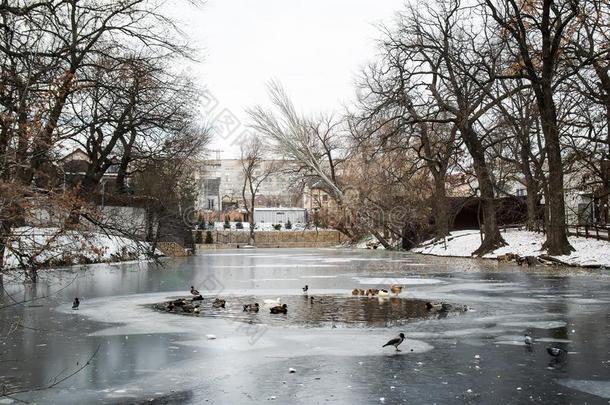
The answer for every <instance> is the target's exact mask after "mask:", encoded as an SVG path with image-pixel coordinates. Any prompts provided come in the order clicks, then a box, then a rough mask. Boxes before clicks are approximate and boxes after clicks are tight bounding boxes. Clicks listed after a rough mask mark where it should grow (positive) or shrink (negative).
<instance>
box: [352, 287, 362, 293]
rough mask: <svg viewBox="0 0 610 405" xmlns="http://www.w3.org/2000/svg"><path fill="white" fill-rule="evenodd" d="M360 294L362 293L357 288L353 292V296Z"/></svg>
mask: <svg viewBox="0 0 610 405" xmlns="http://www.w3.org/2000/svg"><path fill="white" fill-rule="evenodd" d="M359 294H360V291H359V290H358V289H357V288H354V289H353V290H352V295H359Z"/></svg>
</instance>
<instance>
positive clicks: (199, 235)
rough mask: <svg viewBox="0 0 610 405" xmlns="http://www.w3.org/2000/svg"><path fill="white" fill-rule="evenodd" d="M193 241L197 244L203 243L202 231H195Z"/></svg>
mask: <svg viewBox="0 0 610 405" xmlns="http://www.w3.org/2000/svg"><path fill="white" fill-rule="evenodd" d="M208 232H209V231H208ZM195 243H199V244H201V243H203V232H201V231H197V233H196V236H195Z"/></svg>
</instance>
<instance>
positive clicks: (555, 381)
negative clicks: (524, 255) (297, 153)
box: [0, 249, 610, 404]
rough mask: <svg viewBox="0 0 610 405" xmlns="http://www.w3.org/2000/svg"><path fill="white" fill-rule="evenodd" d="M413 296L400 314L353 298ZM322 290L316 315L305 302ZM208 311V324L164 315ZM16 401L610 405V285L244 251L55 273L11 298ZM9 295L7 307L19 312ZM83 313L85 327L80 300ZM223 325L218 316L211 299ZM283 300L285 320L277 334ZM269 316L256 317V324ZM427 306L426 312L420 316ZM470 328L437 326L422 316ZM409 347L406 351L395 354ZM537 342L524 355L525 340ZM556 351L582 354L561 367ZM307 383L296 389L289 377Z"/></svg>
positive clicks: (439, 262) (474, 267)
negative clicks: (195, 300) (441, 304)
mask: <svg viewBox="0 0 610 405" xmlns="http://www.w3.org/2000/svg"><path fill="white" fill-rule="evenodd" d="M393 283H398V284H402V285H404V286H405V288H404V290H403V292H402V294H400V297H401V298H400V299H395V298H390V299H384V300H379V299H377V298H374V299H373V298H364V297H352V296H351V291H352V289H353V288H362V289H367V288H387V287H388V286H389V285H390V284H393ZM305 284H307V285H309V292H308V295H309V296H314V297H315V299H314V301H313V302H312V301H311V300H310V299H309V298H306V297H304V295H303V293H302V291H301V287H303V286H304V285H305ZM191 285H194V286H196V287H197V288H198V289H199V290H200V291H201V293H202V294H203V295H204V298H205V300H204V304H203V305H204V309H205V310H204V313H203V314H202V315H201V316H198V317H195V316H177V315H175V314H169V313H164V312H160V311H155V310H154V309H153V308H152V306H153V304H154V303H158V302H163V301H166V300H169V299H172V298H176V297H179V296H187V295H189V294H188V289H189V287H190V286H191ZM5 288H6V291H5V292H3V293H2V295H1V296H0V306H6V305H11V304H12V303H14V301H21V300H28V299H31V298H34V297H43V296H49V297H50V298H48V299H42V300H37V301H28V302H26V303H25V304H21V305H12V306H10V307H8V308H4V309H2V310H0V325H1V330H2V332H1V335H0V395H1V387H3V386H4V387H6V388H5V389H6V390H13V389H16V388H21V387H22V388H35V387H44V386H49V385H51V384H53V383H54V382H57V381H61V380H62V379H64V378H65V377H67V376H69V375H70V374H72V373H74V372H75V371H76V370H78V369H79V368H80V367H82V366H83V364H85V363H86V362H87V360H88V359H89V358H91V356H92V355H93V354H94V353H95V356H94V357H93V358H92V360H91V364H90V365H89V366H88V367H85V368H84V369H82V371H80V372H78V373H76V374H75V375H74V376H72V377H71V378H68V379H66V380H65V381H63V382H61V383H59V384H57V385H56V386H54V387H53V388H51V389H46V390H39V391H30V392H25V393H20V394H16V395H14V396H12V397H1V396H0V404H9V403H15V404H17V403H21V402H20V401H27V402H30V403H61V404H82V403H92V402H93V403H95V402H98V403H110V404H115V403H116V404H130V403H132V404H140V403H159V404H161V403H163V404H171V403H192V404H199V403H210V404H241V403H269V402H272V403H273V402H275V403H300V404H317V403H337V404H355V403H385V404H395V403H409V404H413V403H430V404H432V403H437V404H452V403H481V404H484V403H492V402H498V403H554V404H572V403H589V404H596V403H602V404H607V403H609V402H610V341H609V340H610V339H608V337H609V336H610V309H609V308H610V306H609V305H610V278H609V277H608V276H607V273H604V272H603V271H595V272H593V271H592V272H584V271H577V270H569V269H568V270H566V269H562V270H559V271H557V272H555V273H553V272H549V271H527V272H524V271H521V270H520V269H519V268H516V267H512V266H511V265H502V266H498V265H497V264H496V263H495V262H491V261H475V260H468V259H443V258H434V257H425V256H418V255H409V254H404V253H396V252H394V253H392V252H383V251H350V250H333V249H324V250H306V249H298V250H297V249H295V250H288V249H283V250H279V249H278V250H271V249H270V250H262V249H259V250H248V251H244V250H235V251H217V252H212V253H210V254H206V255H201V256H195V257H189V258H176V259H171V260H167V261H165V262H164V267H163V268H161V267H158V266H155V265H152V264H120V265H94V266H90V267H89V268H87V269H86V270H82V269H75V268H74V269H66V270H58V271H49V272H46V273H45V275H44V276H43V281H42V282H41V283H39V285H37V286H35V287H32V286H27V287H25V288H24V286H23V285H21V284H10V283H8V284H6V285H5ZM9 294H10V295H9ZM76 296H78V297H82V301H81V307H80V309H79V310H78V311H73V310H72V309H71V303H72V299H73V298H74V297H76ZM216 296H219V297H222V298H224V299H226V301H227V308H226V310H220V309H218V310H213V309H211V308H209V305H210V304H211V301H212V299H213V298H214V297H216ZM277 297H279V298H280V299H281V301H282V303H287V305H288V307H289V311H288V314H287V315H276V316H270V314H269V309H268V306H264V305H263V302H262V301H263V300H265V299H275V298H277ZM255 300H256V301H260V302H261V310H260V312H259V313H258V314H247V313H243V312H242V311H241V305H242V304H244V303H249V302H254V301H255ZM420 300H423V301H420ZM428 300H431V301H435V300H443V301H447V302H450V303H456V304H461V305H468V307H470V308H471V309H472V310H471V311H468V312H465V313H450V314H448V316H439V314H434V315H431V314H429V313H428V312H427V311H426V310H425V309H424V308H425V306H423V307H422V306H421V305H423V304H422V303H423V302H425V301H428ZM399 332H404V333H405V335H406V337H407V340H406V341H405V342H404V343H403V344H402V346H400V348H401V349H402V351H401V352H395V351H394V349H393V348H391V347H390V348H388V347H386V348H383V349H382V348H381V346H382V345H383V344H384V343H385V342H386V341H387V340H388V339H390V338H392V337H393V336H395V335H397V334H398V333H399ZM526 332H529V333H530V334H531V335H532V336H533V337H534V339H535V343H534V349H533V350H532V351H528V350H526V348H525V347H524V345H523V343H522V342H523V334H524V333H526ZM549 345H555V346H558V347H562V348H564V349H566V350H567V351H568V353H569V354H568V355H567V358H566V359H565V361H562V362H560V363H558V364H553V363H551V362H550V360H551V359H550V357H549V355H548V354H547V353H546V350H545V348H546V347H547V346H549ZM290 368H293V369H294V370H295V372H293V373H291V372H289V369H290Z"/></svg>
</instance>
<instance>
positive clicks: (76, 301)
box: [72, 297, 80, 309]
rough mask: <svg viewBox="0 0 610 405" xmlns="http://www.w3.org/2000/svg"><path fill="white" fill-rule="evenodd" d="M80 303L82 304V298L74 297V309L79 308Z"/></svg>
mask: <svg viewBox="0 0 610 405" xmlns="http://www.w3.org/2000/svg"><path fill="white" fill-rule="evenodd" d="M79 305H80V300H79V299H78V297H76V298H74V302H72V309H78V306H79Z"/></svg>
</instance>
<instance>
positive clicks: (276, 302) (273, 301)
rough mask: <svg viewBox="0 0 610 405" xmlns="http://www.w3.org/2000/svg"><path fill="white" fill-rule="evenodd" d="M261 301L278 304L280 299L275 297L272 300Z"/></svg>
mask: <svg viewBox="0 0 610 405" xmlns="http://www.w3.org/2000/svg"><path fill="white" fill-rule="evenodd" d="M263 303H265V304H268V305H280V299H279V298H276V299H274V300H271V299H266V300H264V301H263Z"/></svg>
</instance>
